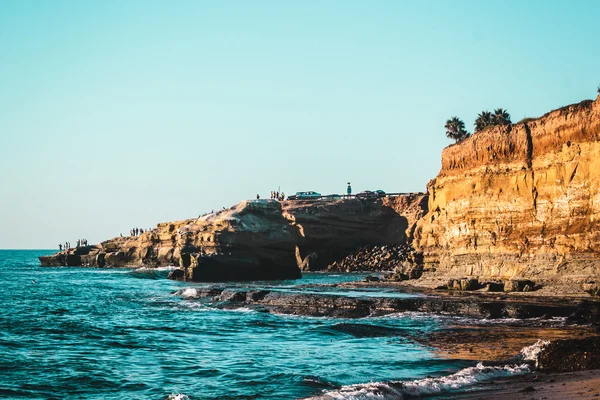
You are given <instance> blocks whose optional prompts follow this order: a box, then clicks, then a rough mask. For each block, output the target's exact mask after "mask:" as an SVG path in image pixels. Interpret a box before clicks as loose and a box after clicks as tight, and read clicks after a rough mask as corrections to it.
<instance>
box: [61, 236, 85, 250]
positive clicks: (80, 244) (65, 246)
mask: <svg viewBox="0 0 600 400" xmlns="http://www.w3.org/2000/svg"><path fill="white" fill-rule="evenodd" d="M87 245H88V241H87V239H77V247H85V246H87ZM70 248H71V242H65V243H64V244H61V243H59V244H58V250H59V251H63V249H64V250H65V251H66V250H69V249H70Z"/></svg>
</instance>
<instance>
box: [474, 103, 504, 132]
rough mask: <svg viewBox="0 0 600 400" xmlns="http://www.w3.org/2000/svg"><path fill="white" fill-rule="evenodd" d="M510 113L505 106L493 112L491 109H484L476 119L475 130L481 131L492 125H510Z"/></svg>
mask: <svg viewBox="0 0 600 400" xmlns="http://www.w3.org/2000/svg"><path fill="white" fill-rule="evenodd" d="M510 124H512V122H511V120H510V114H509V113H508V111H506V110H505V109H503V108H497V109H496V110H495V111H494V113H493V114H492V113H491V112H489V111H482V112H480V113H479V115H478V116H477V119H476V120H475V132H479V131H482V130H484V129H485V128H488V127H490V126H496V125H510Z"/></svg>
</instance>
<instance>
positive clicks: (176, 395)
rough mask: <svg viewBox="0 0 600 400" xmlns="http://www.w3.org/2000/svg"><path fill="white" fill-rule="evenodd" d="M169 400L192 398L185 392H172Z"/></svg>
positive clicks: (187, 399)
mask: <svg viewBox="0 0 600 400" xmlns="http://www.w3.org/2000/svg"><path fill="white" fill-rule="evenodd" d="M167 400H190V398H189V397H187V396H186V395H185V394H183V393H171V394H170V395H169V397H167Z"/></svg>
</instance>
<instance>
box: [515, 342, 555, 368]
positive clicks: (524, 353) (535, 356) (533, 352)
mask: <svg viewBox="0 0 600 400" xmlns="http://www.w3.org/2000/svg"><path fill="white" fill-rule="evenodd" d="M549 344H550V342H549V341H548V340H538V341H537V342H535V343H534V344H532V345H531V346H527V347H523V349H521V353H519V357H520V358H521V359H522V360H525V361H533V362H535V366H536V367H537V366H538V361H539V355H540V353H541V351H542V350H543V349H544V347H545V346H547V345H549Z"/></svg>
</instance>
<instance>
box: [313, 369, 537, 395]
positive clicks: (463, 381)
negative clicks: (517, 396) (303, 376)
mask: <svg viewBox="0 0 600 400" xmlns="http://www.w3.org/2000/svg"><path fill="white" fill-rule="evenodd" d="M529 372H531V370H530V368H529V365H527V364H521V365H505V366H501V367H487V366H485V365H483V364H482V363H479V364H477V365H476V366H475V367H469V368H465V369H462V370H460V371H458V372H456V373H454V374H452V375H447V376H441V377H438V378H425V379H417V380H414V381H405V382H403V381H391V382H371V383H365V384H358V385H348V386H342V387H341V388H340V389H336V390H330V391H325V392H324V393H323V395H321V396H317V397H311V398H312V399H322V400H325V399H340V400H345V399H348V400H350V399H352V400H367V399H368V400H372V399H382V400H384V399H386V400H387V399H389V400H392V399H394V400H398V399H403V398H404V397H405V396H409V397H418V396H425V395H431V394H439V393H443V392H448V391H452V390H457V389H461V388H464V387H467V386H471V385H474V384H476V383H479V382H485V381H489V380H492V379H497V378H501V377H508V376H516V375H523V374H526V373H529Z"/></svg>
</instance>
